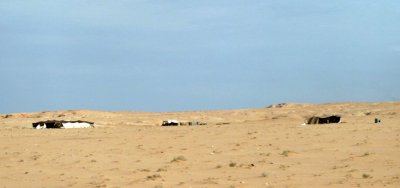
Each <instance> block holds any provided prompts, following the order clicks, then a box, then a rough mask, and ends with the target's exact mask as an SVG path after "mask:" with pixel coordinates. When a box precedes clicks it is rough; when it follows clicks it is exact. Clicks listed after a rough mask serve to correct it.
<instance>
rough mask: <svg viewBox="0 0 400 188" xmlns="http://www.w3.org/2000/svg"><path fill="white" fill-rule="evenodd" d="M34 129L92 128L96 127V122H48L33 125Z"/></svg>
mask: <svg viewBox="0 0 400 188" xmlns="http://www.w3.org/2000/svg"><path fill="white" fill-rule="evenodd" d="M32 126H33V128H34V129H69V128H90V127H94V122H89V121H80V120H78V121H64V120H47V121H39V122H35V123H32Z"/></svg>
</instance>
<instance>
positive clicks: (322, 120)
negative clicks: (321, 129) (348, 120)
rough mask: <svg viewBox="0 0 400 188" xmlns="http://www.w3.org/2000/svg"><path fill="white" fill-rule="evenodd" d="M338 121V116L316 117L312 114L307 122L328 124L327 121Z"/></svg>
mask: <svg viewBox="0 0 400 188" xmlns="http://www.w3.org/2000/svg"><path fill="white" fill-rule="evenodd" d="M339 122H340V116H336V115H334V116H323V117H317V116H313V117H310V118H308V120H307V124H329V123H339Z"/></svg>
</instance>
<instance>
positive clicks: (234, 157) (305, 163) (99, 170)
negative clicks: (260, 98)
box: [0, 102, 400, 187]
mask: <svg viewBox="0 0 400 188" xmlns="http://www.w3.org/2000/svg"><path fill="white" fill-rule="evenodd" d="M327 114H337V115H341V116H342V117H343V118H342V121H343V123H341V124H329V125H301V124H302V123H303V122H304V120H305V118H307V117H310V116H313V115H327ZM399 114H400V103H399V102H384V103H332V104H297V103H285V104H279V105H273V106H268V107H265V108H259V109H240V110H221V111H196V112H168V113H150V112H104V111H90V110H68V111H54V112H37V113H16V114H2V115H0V135H1V137H0V148H1V152H2V154H1V155H0V159H1V163H0V172H1V173H0V182H1V185H2V186H3V187H400V157H399V156H400V136H399V134H400V126H399V123H400V115H399ZM375 118H380V119H381V120H382V122H381V123H379V124H375V123H374V119H375ZM48 119H60V120H61V119H63V120H87V121H93V122H95V126H96V128H94V129H68V130H67V129H58V130H54V129H53V130H50V129H48V130H34V129H32V128H31V123H32V122H35V121H41V120H48ZM166 119H178V120H187V121H202V122H208V125H207V126H180V127H161V126H160V123H161V122H162V121H163V120H166Z"/></svg>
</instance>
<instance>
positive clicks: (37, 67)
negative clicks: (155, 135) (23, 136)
mask: <svg viewBox="0 0 400 188" xmlns="http://www.w3.org/2000/svg"><path fill="white" fill-rule="evenodd" d="M399 20H400V1H398V0H382V1H375V0H350V1H349V0H335V1H328V0H321V1H315V0H302V1H297V0H280V1H272V0H260V1H256V0H249V1H239V0H219V1H215V0H212V1H211V0H202V1H181V0H176V1H161V0H159V1H156V0H137V1H133V0H130V1H128V0H125V1H122V0H121V1H105V0H96V1H93V0H92V1H89V0H69V1H61V0H60V1H52V0H36V1H15V0H1V1H0V44H1V45H0V66H1V67H0V81H1V85H2V86H1V87H0V88H1V89H0V113H12V112H28V111H48V110H65V109H94V110H113V111H188V110H209V109H232V108H252V107H263V106H267V105H269V104H273V103H279V102H305V103H325V102H341V101H399V99H400V87H399V83H398V82H399V81H400V23H399Z"/></svg>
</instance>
